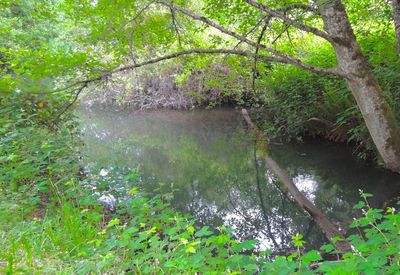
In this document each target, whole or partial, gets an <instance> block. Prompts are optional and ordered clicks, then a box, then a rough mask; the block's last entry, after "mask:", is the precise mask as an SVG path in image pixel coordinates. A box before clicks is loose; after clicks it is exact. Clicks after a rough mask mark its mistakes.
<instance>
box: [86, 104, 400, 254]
mask: <svg viewBox="0 0 400 275" xmlns="http://www.w3.org/2000/svg"><path fill="white" fill-rule="evenodd" d="M78 115H79V117H80V119H81V120H82V124H83V132H84V142H85V144H86V146H85V147H84V152H83V153H84V159H83V161H84V164H85V167H86V170H87V172H88V174H89V175H90V178H91V179H92V182H93V183H94V184H95V185H96V188H97V189H98V190H100V191H101V192H102V193H105V194H111V195H112V196H113V197H116V198H118V197H119V198H121V197H124V196H125V195H126V192H127V191H128V190H130V189H131V188H132V187H133V186H135V185H137V184H138V183H139V186H140V188H141V189H142V190H143V191H145V192H147V193H149V194H157V193H160V192H161V193H164V194H165V193H171V192H172V193H173V197H172V205H173V206H174V207H176V209H178V210H180V211H182V212H184V213H190V214H192V215H193V216H194V217H195V218H196V219H197V220H198V222H199V224H200V225H210V226H212V227H214V228H216V227H218V226H221V225H225V226H227V227H231V228H234V229H235V235H236V237H238V238H240V239H257V240H259V241H260V246H261V247H268V248H273V249H274V250H276V251H278V250H286V249H288V248H290V247H291V245H290V236H292V235H294V234H296V233H301V234H303V235H304V236H305V238H306V240H307V241H308V246H309V247H312V248H317V247H319V246H320V245H321V244H322V243H323V242H325V239H324V237H323V235H322V234H321V232H320V231H319V229H318V228H317V227H316V226H315V225H314V224H313V223H312V222H311V221H310V219H309V218H308V217H307V215H306V214H305V213H304V212H303V211H302V210H301V209H299V208H298V207H297V206H296V204H295V203H293V202H292V200H291V199H290V198H289V197H288V196H287V195H285V193H283V192H281V189H280V185H279V183H278V182H277V180H276V178H275V177H274V176H273V175H271V173H270V172H269V171H267V170H265V169H264V165H263V163H262V160H258V159H256V157H255V146H254V145H255V143H254V139H253V138H252V137H251V136H250V135H249V133H248V131H247V129H246V127H245V126H246V125H245V123H244V121H242V119H241V117H240V115H239V114H238V113H237V112H235V111H234V110H232V109H215V110H196V111H190V112H189V111H152V112H142V113H132V112H115V111H107V110H96V109H91V110H89V109H81V110H79V112H78ZM270 155H271V156H272V157H273V158H274V159H275V160H276V161H277V162H278V163H279V165H281V166H282V168H284V169H285V170H286V171H287V172H288V173H289V174H290V175H291V176H292V178H293V179H294V181H295V183H296V185H297V186H298V187H299V189H300V190H301V191H303V192H304V193H305V194H306V195H307V197H308V198H309V199H311V200H312V201H313V202H314V203H315V204H316V205H317V206H318V207H319V208H320V209H321V210H322V211H323V212H324V213H325V214H326V215H327V216H328V217H329V218H330V219H331V220H332V221H333V222H335V223H336V224H337V225H338V226H340V227H341V228H344V229H347V226H348V224H349V223H350V222H351V218H352V217H353V216H354V214H355V213H354V210H353V209H352V206H353V205H355V204H356V203H357V202H358V201H359V189H362V190H364V191H365V192H368V193H372V194H374V197H373V198H372V200H371V203H372V204H373V205H374V206H381V205H382V203H383V202H385V201H387V200H388V199H390V198H391V197H393V196H394V195H396V194H398V192H399V188H400V177H399V176H397V175H395V174H393V173H390V172H387V171H384V170H382V169H377V168H374V167H370V166H367V165H365V164H364V163H362V162H359V161H357V160H355V159H354V158H353V157H352V155H351V151H350V150H349V149H348V148H346V147H345V146H341V145H335V144H329V143H320V142H312V143H305V144H289V145H284V146H272V147H271V148H270ZM132 169H137V170H138V171H139V174H140V177H139V178H135V177H129V175H130V174H132V173H131V172H130V171H132ZM134 181H136V183H135V182H134Z"/></svg>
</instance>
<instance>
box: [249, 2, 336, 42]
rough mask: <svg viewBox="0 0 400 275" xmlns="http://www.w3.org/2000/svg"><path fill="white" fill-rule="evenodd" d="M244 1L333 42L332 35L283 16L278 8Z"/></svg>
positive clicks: (300, 28)
mask: <svg viewBox="0 0 400 275" xmlns="http://www.w3.org/2000/svg"><path fill="white" fill-rule="evenodd" d="M244 1H245V2H246V3H247V4H249V5H251V6H253V7H255V8H257V9H259V10H261V11H263V12H266V13H268V14H269V15H272V16H274V17H276V18H279V19H281V20H283V21H284V22H286V23H288V24H290V25H291V26H293V27H295V28H297V29H299V30H302V31H305V32H309V33H312V34H315V35H316V36H319V37H322V38H324V39H325V40H327V41H329V42H331V43H333V40H332V37H330V36H329V35H328V34H327V33H326V32H323V31H321V30H319V29H317V28H314V27H310V26H307V25H305V24H302V23H300V22H298V21H295V20H293V19H291V18H289V17H287V16H285V15H284V14H282V13H280V12H279V11H278V10H273V9H270V8H268V7H267V6H265V5H263V4H260V3H258V2H256V1H253V0H244ZM288 7H289V6H288Z"/></svg>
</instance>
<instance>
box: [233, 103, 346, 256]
mask: <svg viewBox="0 0 400 275" xmlns="http://www.w3.org/2000/svg"><path fill="white" fill-rule="evenodd" d="M241 114H242V115H243V118H244V120H245V121H246V123H247V125H248V126H249V128H251V130H253V131H254V132H255V134H256V138H257V143H259V145H260V146H261V147H262V148H260V149H261V150H263V151H266V150H267V148H266V147H267V145H268V138H267V137H266V136H265V135H264V134H263V133H262V132H261V131H260V130H259V129H258V128H257V126H256V125H255V124H254V123H253V122H252V120H251V118H250V116H249V113H248V112H247V110H246V109H242V110H241ZM260 146H257V147H260ZM264 157H265V166H266V168H267V170H269V171H271V172H272V173H274V174H275V175H276V176H277V177H278V179H279V180H280V182H281V183H282V184H283V186H284V188H285V189H286V190H287V191H288V192H289V193H290V195H291V196H292V197H293V199H294V201H295V202H296V203H297V204H298V205H299V206H300V207H301V208H302V209H303V210H304V211H306V212H307V213H308V214H309V215H310V216H311V218H312V219H313V221H314V222H315V223H316V224H317V225H318V226H319V228H320V229H321V230H322V232H323V233H324V234H325V236H326V238H327V239H328V240H329V241H331V242H332V243H333V245H334V246H335V247H336V248H337V249H338V250H339V251H341V252H349V251H352V249H351V247H350V244H349V243H348V242H347V240H346V239H345V238H344V236H343V234H342V232H340V230H339V229H337V228H336V226H334V225H333V224H332V223H331V222H330V221H329V219H328V218H327V217H326V216H325V215H324V214H323V213H322V212H321V211H320V210H319V209H318V208H317V207H316V206H315V205H314V204H313V203H312V202H311V201H310V200H309V199H307V197H306V196H304V195H303V193H301V192H300V190H299V189H298V188H297V186H296V185H295V184H294V182H293V180H292V179H291V178H290V177H289V175H288V174H287V173H286V172H285V171H284V170H283V169H282V168H281V167H280V166H279V165H278V163H276V161H275V160H274V159H272V158H271V157H270V156H268V154H265V156H264ZM334 237H341V239H342V240H340V241H336V242H335V241H333V239H334Z"/></svg>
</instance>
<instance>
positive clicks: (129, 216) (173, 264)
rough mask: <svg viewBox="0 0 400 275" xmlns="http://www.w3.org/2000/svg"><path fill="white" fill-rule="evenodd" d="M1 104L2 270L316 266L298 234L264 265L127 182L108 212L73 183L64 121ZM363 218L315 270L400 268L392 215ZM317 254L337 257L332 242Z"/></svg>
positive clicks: (75, 142) (222, 231) (75, 146)
mask: <svg viewBox="0 0 400 275" xmlns="http://www.w3.org/2000/svg"><path fill="white" fill-rule="evenodd" d="M1 107H2V108H1V109H0V112H1V116H0V117H1V140H0V143H1V146H0V148H1V149H0V150H1V151H0V152H1V165H0V175H2V176H1V178H0V183H1V190H0V192H1V193H0V212H1V213H0V214H1V216H2V217H3V219H2V220H1V222H0V244H1V247H2V249H1V252H0V271H2V272H5V273H7V274H15V273H30V274H38V273H41V274H54V273H63V274H65V273H67V274H71V273H80V274H84V273H105V272H106V273H132V274H136V273H139V274H149V273H152V274H158V273H184V274H193V273H195V272H201V273H230V274H242V273H248V274H253V273H255V272H268V273H279V272H280V273H282V272H284V273H291V272H295V271H296V270H297V271H299V272H311V267H310V266H311V265H312V263H316V262H319V261H320V260H321V256H320V255H319V253H318V252H316V251H310V252H305V251H303V249H302V248H303V246H304V241H303V240H302V236H301V235H295V236H294V237H293V244H294V246H295V247H296V248H297V250H296V252H295V253H294V254H292V255H287V256H288V257H286V256H280V257H276V258H275V260H274V261H271V258H272V257H271V256H268V255H270V254H271V253H272V252H271V251H270V250H265V251H264V252H262V253H260V254H258V256H256V255H253V254H252V251H253V248H254V247H255V246H256V241H245V242H242V243H239V242H238V241H236V240H234V239H233V238H232V234H231V230H230V229H226V228H224V227H221V228H219V231H218V232H212V231H211V230H210V229H209V228H208V227H202V228H199V227H198V225H197V223H196V222H195V221H194V220H193V219H192V218H190V217H187V216H182V215H181V214H179V213H177V212H176V211H175V210H172V208H171V206H170V205H169V198H168V197H169V196H168V194H164V195H162V196H156V197H152V198H150V197H149V196H148V194H146V193H143V192H142V191H140V190H139V188H137V187H136V186H134V185H133V186H132V188H131V189H130V190H129V191H128V195H129V197H130V198H129V199H128V200H126V201H124V202H123V203H121V204H120V206H119V208H118V210H117V211H116V212H114V213H111V212H109V211H107V210H105V209H103V208H102V207H101V206H100V205H98V204H97V202H96V201H97V199H98V198H97V197H96V196H95V195H93V194H92V192H91V191H90V190H87V189H85V188H83V187H82V186H84V185H85V184H86V180H87V179H86V178H85V177H82V176H80V165H79V161H78V159H79V149H80V144H81V143H80V137H79V132H77V131H76V124H75V123H73V121H72V120H70V119H68V120H66V121H65V122H64V124H63V125H59V128H58V129H57V130H55V129H53V130H50V129H48V128H46V127H45V126H44V124H43V119H44V117H41V118H40V119H38V118H37V114H38V113H37V112H32V113H31V112H28V111H27V110H26V109H24V108H21V107H22V106H21V105H19V103H18V102H12V101H9V102H5V101H4V100H3V101H2V106H1ZM24 110H25V111H24ZM71 119H72V118H71ZM138 173H140V171H135V170H132V171H129V172H127V174H126V175H125V180H127V181H134V180H135V178H137V177H138ZM364 196H365V197H368V195H364ZM358 207H360V208H361V207H364V205H363V204H359V205H358ZM365 213H366V215H365V216H364V217H362V218H361V219H359V220H357V221H356V222H355V225H359V226H360V227H367V231H366V235H365V239H363V238H361V237H359V236H352V237H351V238H349V241H350V242H351V244H352V245H353V246H354V249H355V250H354V253H348V254H346V255H345V256H344V257H343V259H342V260H340V261H338V262H324V263H318V264H317V265H312V266H313V268H316V269H315V270H314V271H315V272H327V273H329V272H332V273H333V272H367V271H371V270H373V271H375V272H378V273H381V272H383V273H386V274H390V273H393V274H395V273H396V272H397V271H399V255H398V251H397V248H398V247H399V238H398V235H397V232H398V230H399V227H400V216H399V214H397V212H393V210H392V208H388V209H385V212H381V211H379V210H376V209H369V210H368V207H367V212H365ZM381 215H384V218H383V220H381V218H382V216H381ZM379 221H382V223H379V225H378V222H379ZM323 250H324V251H326V252H327V253H330V254H332V255H336V252H335V251H334V249H333V247H332V246H331V245H327V246H324V248H323Z"/></svg>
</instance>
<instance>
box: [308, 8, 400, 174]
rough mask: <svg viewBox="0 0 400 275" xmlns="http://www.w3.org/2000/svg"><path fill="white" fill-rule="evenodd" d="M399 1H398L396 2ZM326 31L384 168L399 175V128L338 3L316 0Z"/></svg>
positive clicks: (343, 10) (344, 12)
mask: <svg viewBox="0 0 400 275" xmlns="http://www.w3.org/2000/svg"><path fill="white" fill-rule="evenodd" d="M395 1H398V0H395ZM316 2H317V4H318V8H319V11H320V13H321V15H322V18H323V21H324V29H325V31H326V32H327V33H328V34H329V35H330V36H331V37H332V39H333V43H332V45H333V47H334V49H335V53H336V57H337V60H338V63H339V67H340V69H341V70H342V72H343V73H344V75H345V78H346V81H347V83H348V85H349V87H350V89H351V91H352V93H353V96H354V97H355V99H356V102H357V105H358V107H359V109H360V111H361V114H362V116H363V117H364V120H365V124H366V125H367V127H368V130H369V132H370V135H371V137H372V139H373V141H374V143H375V146H376V148H377V149H378V152H379V154H380V156H381V157H382V159H383V161H384V163H385V165H386V167H387V168H388V169H390V170H392V171H394V172H400V129H399V126H398V124H397V122H396V119H395V117H394V115H393V112H392V110H391V109H390V107H389V105H388V104H387V102H386V100H385V98H384V97H383V93H382V90H381V88H380V86H379V84H378V82H377V80H376V79H375V76H374V74H373V72H372V70H371V68H370V67H369V65H368V63H367V60H366V59H365V57H364V55H363V54H362V52H361V48H360V46H359V45H358V43H357V40H356V37H355V35H354V32H353V29H352V27H351V25H350V22H349V19H348V17H347V14H346V11H345V9H344V6H343V4H342V3H341V1H340V0H317V1H316Z"/></svg>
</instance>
